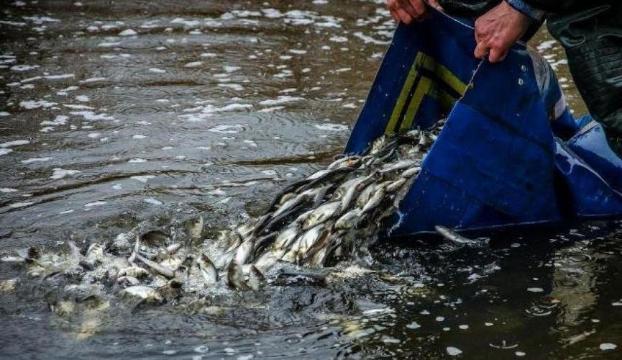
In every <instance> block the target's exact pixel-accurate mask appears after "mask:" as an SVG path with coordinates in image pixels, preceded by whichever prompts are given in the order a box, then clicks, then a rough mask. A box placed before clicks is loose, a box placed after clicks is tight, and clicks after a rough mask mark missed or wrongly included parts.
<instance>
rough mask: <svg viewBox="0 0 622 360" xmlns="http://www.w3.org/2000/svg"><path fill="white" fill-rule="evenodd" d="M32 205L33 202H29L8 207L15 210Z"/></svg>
mask: <svg viewBox="0 0 622 360" xmlns="http://www.w3.org/2000/svg"><path fill="white" fill-rule="evenodd" d="M32 204H34V202H31V201H25V202H16V203H13V204H10V205H9V207H11V208H13V209H16V208H22V207H26V206H30V205H32Z"/></svg>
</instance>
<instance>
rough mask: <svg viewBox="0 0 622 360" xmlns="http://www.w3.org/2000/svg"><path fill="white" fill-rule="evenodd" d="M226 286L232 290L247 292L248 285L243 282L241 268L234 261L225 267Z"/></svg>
mask: <svg viewBox="0 0 622 360" xmlns="http://www.w3.org/2000/svg"><path fill="white" fill-rule="evenodd" d="M227 285H229V287H230V288H232V289H237V290H248V285H246V282H244V274H243V272H242V266H240V264H239V263H238V262H236V261H234V260H232V261H231V262H229V266H227Z"/></svg>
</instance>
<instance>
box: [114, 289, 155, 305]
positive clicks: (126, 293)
mask: <svg viewBox="0 0 622 360" xmlns="http://www.w3.org/2000/svg"><path fill="white" fill-rule="evenodd" d="M121 296H123V297H126V298H130V299H138V300H141V301H142V302H146V303H150V304H151V303H161V302H162V301H164V299H163V298H162V296H161V295H160V293H158V292H157V291H156V290H155V289H152V288H150V287H148V286H144V285H136V286H130V287H127V288H125V289H123V291H121Z"/></svg>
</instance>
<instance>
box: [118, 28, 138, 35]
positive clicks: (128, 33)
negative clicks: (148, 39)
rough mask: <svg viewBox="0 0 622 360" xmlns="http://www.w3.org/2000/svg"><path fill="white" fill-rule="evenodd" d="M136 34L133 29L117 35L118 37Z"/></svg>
mask: <svg viewBox="0 0 622 360" xmlns="http://www.w3.org/2000/svg"><path fill="white" fill-rule="evenodd" d="M136 35H138V33H137V32H136V31H135V30H133V29H126V30H123V31H121V32H120V33H119V36H136Z"/></svg>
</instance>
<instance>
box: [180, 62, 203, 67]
mask: <svg viewBox="0 0 622 360" xmlns="http://www.w3.org/2000/svg"><path fill="white" fill-rule="evenodd" d="M201 65H203V61H193V62H189V63H187V64H186V65H184V67H187V68H195V67H199V66H201Z"/></svg>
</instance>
